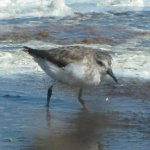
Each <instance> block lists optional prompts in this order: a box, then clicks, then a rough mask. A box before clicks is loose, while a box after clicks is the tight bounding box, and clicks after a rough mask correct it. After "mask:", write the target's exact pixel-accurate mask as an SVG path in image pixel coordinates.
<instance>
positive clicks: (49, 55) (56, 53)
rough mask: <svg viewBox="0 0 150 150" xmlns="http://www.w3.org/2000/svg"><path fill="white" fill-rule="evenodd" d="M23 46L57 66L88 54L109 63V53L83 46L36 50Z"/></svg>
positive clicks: (34, 54) (77, 59)
mask: <svg viewBox="0 0 150 150" xmlns="http://www.w3.org/2000/svg"><path fill="white" fill-rule="evenodd" d="M24 48H25V51H27V52H28V53H29V54H30V55H32V56H34V57H40V58H43V59H46V60H48V61H50V62H52V63H53V64H55V65H57V66H59V67H65V66H66V65H68V64H70V63H73V62H76V61H80V60H82V59H83V58H84V57H85V56H87V55H89V54H91V55H92V56H93V57H94V58H95V60H96V62H97V61H98V60H104V59H106V60H107V61H108V63H109V64H110V65H111V56H110V55H109V54H107V53H105V52H102V51H101V50H97V49H91V48H87V47H83V46H67V47H59V48H53V49H50V50H37V49H32V48H29V47H24Z"/></svg>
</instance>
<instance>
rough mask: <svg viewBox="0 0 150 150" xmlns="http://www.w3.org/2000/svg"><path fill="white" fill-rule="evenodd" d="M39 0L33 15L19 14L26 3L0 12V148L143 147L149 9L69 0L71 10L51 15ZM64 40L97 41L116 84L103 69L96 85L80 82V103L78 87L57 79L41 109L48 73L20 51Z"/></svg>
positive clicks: (149, 95)
mask: <svg viewBox="0 0 150 150" xmlns="http://www.w3.org/2000/svg"><path fill="white" fill-rule="evenodd" d="M9 2H12V1H7V3H9ZM27 2H29V1H27ZM44 2H45V3H43V5H44V6H46V8H45V7H43V8H45V9H44V10H42V9H41V10H40V13H41V12H42V13H41V14H40V15H39V16H37V15H36V13H35V14H32V15H29V14H30V13H31V12H29V14H28V12H27V14H25V16H23V12H24V10H26V9H25V8H26V4H27V3H26V4H24V5H22V8H23V9H21V10H22V11H19V9H20V8H19V9H18V11H19V12H20V13H19V15H20V16H11V15H10V14H9V13H8V14H6V12H5V11H4V12H0V13H1V14H3V15H2V16H3V17H2V16H1V17H0V18H1V19H0V85H1V86H0V149H4V150H41V149H42V150H74V149H79V150H120V149H122V150H124V149H129V150H130V149H131V150H141V149H144V150H149V147H150V143H149V141H150V125H149V124H150V92H149V90H150V70H149V68H150V59H149V58H150V49H149V47H150V21H149V15H150V11H148V9H146V8H144V9H142V10H141V9H140V11H131V9H130V11H120V10H119V11H114V9H110V10H109V11H99V6H98V5H99V4H100V3H98V4H97V3H96V2H97V1H96V2H95V1H93V3H92V4H91V3H90V2H91V1H90V0H89V1H88V2H89V3H86V4H85V7H83V6H84V5H83V4H84V3H79V2H78V1H73V0H70V1H67V4H68V5H69V7H70V8H72V9H73V12H76V13H74V15H70V16H66V17H63V18H62V17H58V18H57V17H52V16H50V15H49V14H47V15H46V16H45V15H43V13H44V12H45V11H47V6H48V1H44ZM146 2H147V4H148V1H146V0H145V1H144V3H146ZM20 3H21V0H18V1H17V2H16V3H14V4H15V5H16V6H18V5H19V4H20ZM5 4H6V3H5ZM39 4H40V3H39V2H37V3H35V4H33V5H31V6H32V7H31V8H34V9H35V10H38V9H37V6H38V5H39ZM105 4H107V5H108V3H105ZM15 5H14V6H15ZM111 5H114V4H111ZM14 6H13V7H14ZM147 6H148V5H147ZM1 7H2V6H1ZM4 7H5V6H4V5H3V8H4ZM13 7H12V6H10V8H11V9H13ZM83 8H84V9H83ZM95 8H96V9H95ZM117 8H118V6H117ZM11 9H10V10H11ZM93 9H95V11H92V12H91V10H93ZM4 10H5V9H4ZM81 10H82V11H81ZM64 45H82V46H88V47H91V48H98V49H102V50H103V51H107V52H108V53H110V55H111V56H112V58H113V71H114V73H115V75H116V76H117V78H118V80H119V84H117V85H116V84H115V83H114V82H113V81H112V80H111V79H110V78H109V77H106V78H105V80H104V81H103V82H102V84H101V85H100V86H99V87H97V88H94V89H86V90H84V99H85V102H86V104H87V105H88V111H84V110H82V109H81V106H80V104H79V102H78V101H77V92H78V89H76V88H73V87H68V86H65V85H61V84H56V86H55V87H54V93H53V97H52V101H51V106H50V108H49V109H46V108H45V103H46V92H47V88H48V86H49V84H50V83H51V82H52V80H51V79H50V78H49V77H48V76H46V75H45V73H44V72H43V71H42V70H41V69H40V67H39V66H38V65H37V64H36V63H35V62H34V61H33V59H32V57H30V56H29V55H28V54H26V53H24V52H23V51H22V47H23V46H31V47H34V48H42V49H50V48H53V47H59V46H64Z"/></svg>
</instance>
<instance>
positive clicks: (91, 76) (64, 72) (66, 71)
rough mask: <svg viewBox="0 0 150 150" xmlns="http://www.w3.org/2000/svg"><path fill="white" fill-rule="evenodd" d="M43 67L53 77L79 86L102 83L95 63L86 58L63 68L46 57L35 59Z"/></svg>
mask: <svg viewBox="0 0 150 150" xmlns="http://www.w3.org/2000/svg"><path fill="white" fill-rule="evenodd" d="M35 60H36V61H37V62H38V64H39V65H40V66H41V68H42V69H43V70H44V71H45V72H46V73H47V74H48V75H49V76H51V77H52V78H53V79H55V80H58V81H60V82H63V83H66V84H69V85H73V86H79V87H87V86H97V85H99V83H100V80H101V76H100V73H99V70H98V68H97V66H96V65H95V64H93V63H92V62H91V61H89V58H84V59H83V60H82V61H79V62H75V63H70V64H68V65H67V66H65V67H63V68H59V67H58V66H56V65H54V64H52V63H51V62H49V61H47V60H44V59H38V58H36V59H35Z"/></svg>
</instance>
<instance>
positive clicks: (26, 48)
mask: <svg viewBox="0 0 150 150" xmlns="http://www.w3.org/2000/svg"><path fill="white" fill-rule="evenodd" d="M32 50H34V49H33V48H30V47H27V46H24V47H23V51H24V52H29V53H30V51H32Z"/></svg>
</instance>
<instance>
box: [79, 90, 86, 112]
mask: <svg viewBox="0 0 150 150" xmlns="http://www.w3.org/2000/svg"><path fill="white" fill-rule="evenodd" d="M78 100H79V102H80V103H81V105H82V106H83V109H87V107H86V105H85V102H84V100H83V99H82V88H80V89H79V95H78Z"/></svg>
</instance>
